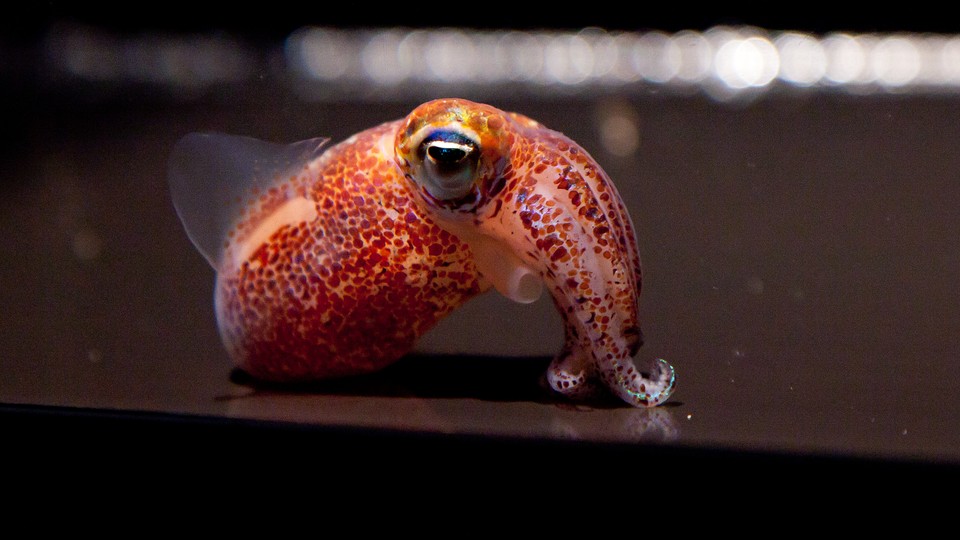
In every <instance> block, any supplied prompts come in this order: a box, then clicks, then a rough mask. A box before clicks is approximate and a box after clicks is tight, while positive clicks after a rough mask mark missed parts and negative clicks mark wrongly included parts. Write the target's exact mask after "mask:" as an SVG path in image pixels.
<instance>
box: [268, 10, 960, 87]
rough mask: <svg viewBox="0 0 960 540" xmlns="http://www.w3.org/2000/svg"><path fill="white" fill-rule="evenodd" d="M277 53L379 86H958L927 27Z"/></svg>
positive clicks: (320, 79) (519, 36)
mask: <svg viewBox="0 0 960 540" xmlns="http://www.w3.org/2000/svg"><path fill="white" fill-rule="evenodd" d="M286 58H287V62H288V65H289V66H290V67H291V68H292V69H293V70H294V72H295V73H296V74H298V75H299V76H300V77H301V78H302V79H303V80H308V81H314V82H315V83H317V84H328V85H329V84H333V85H336V84H338V83H340V84H346V85H373V86H375V87H379V88H383V87H397V88H399V87H403V86H405V85H406V86H413V87H416V86H418V85H424V84H431V83H433V84H446V85H451V84H452V85H466V84H470V85H504V84H514V85H516V84H520V85H529V86H532V87H534V88H536V89H538V90H543V89H547V90H549V89H550V88H554V89H560V90H563V89H564V88H565V87H581V86H604V87H614V86H625V85H630V84H634V83H647V84H653V85H664V86H668V87H691V86H692V87H702V88H704V89H705V90H707V91H708V92H709V93H711V94H713V95H717V96H725V95H726V96H732V95H737V94H739V93H743V92H744V91H751V90H752V91H757V90H765V89H769V88H773V87H778V88H781V87H785V88H807V87H826V88H839V89H849V90H852V91H856V92H870V91H876V90H886V91H917V90H920V91H931V90H933V91H947V92H957V91H960V36H946V35H927V34H906V33H904V34H887V35H878V34H860V35H854V34H847V33H833V34H829V35H826V36H814V35H809V34H804V33H799V32H767V31H763V30H760V29H755V28H729V27H718V28H713V29H710V30H708V31H705V32H695V31H682V32H678V33H674V34H667V33H664V32H658V31H650V32H607V31H603V30H600V29H594V28H588V29H585V30H582V31H579V32H546V31H543V32H517V31H487V32H468V31H464V30H459V29H438V30H416V29H388V30H376V31H373V30H371V31H343V30H338V29H333V28H303V29H300V30H298V31H297V32H295V33H293V34H292V35H291V36H289V38H288V39H287V43H286ZM781 83H782V84H781Z"/></svg>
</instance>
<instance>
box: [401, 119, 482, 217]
mask: <svg viewBox="0 0 960 540" xmlns="http://www.w3.org/2000/svg"><path fill="white" fill-rule="evenodd" d="M417 150H418V156H419V159H420V163H421V168H420V171H419V174H418V175H417V176H419V177H420V178H418V180H419V181H420V182H421V183H422V184H423V185H424V187H426V188H427V190H428V191H429V192H430V194H431V195H433V196H434V197H437V198H438V199H445V200H446V199H456V198H460V197H463V196H464V195H466V194H467V193H469V192H470V189H471V188H472V187H473V184H474V181H475V180H476V176H477V165H478V163H479V161H480V147H479V144H477V142H476V141H474V140H473V139H471V138H470V137H467V136H466V135H464V134H462V133H459V132H456V131H443V130H438V131H435V132H433V133H431V134H430V135H428V136H427V137H425V138H424V139H423V141H422V142H421V143H420V146H419V148H418V149H417Z"/></svg>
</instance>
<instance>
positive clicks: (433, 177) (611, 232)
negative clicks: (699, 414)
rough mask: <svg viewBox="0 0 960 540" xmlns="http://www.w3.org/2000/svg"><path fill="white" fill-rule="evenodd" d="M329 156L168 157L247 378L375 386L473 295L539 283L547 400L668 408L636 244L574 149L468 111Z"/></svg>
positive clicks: (193, 141) (191, 143)
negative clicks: (559, 332) (550, 313)
mask: <svg viewBox="0 0 960 540" xmlns="http://www.w3.org/2000/svg"><path fill="white" fill-rule="evenodd" d="M325 142H326V141H325V140H323V139H313V140H309V141H303V142H300V143H295V144H292V145H275V144H271V143H265V142H262V141H257V140H254V139H249V138H245V137H236V136H230V135H221V134H191V135H188V136H186V137H184V138H183V139H182V140H181V141H180V142H179V143H178V144H177V146H176V148H175V149H174V152H173V155H172V157H171V160H170V183H171V192H172V196H173V201H174V204H175V206H176V208H177V212H178V213H179V215H180V218H181V219H182V220H183V223H184V225H185V228H186V230H187V233H188V234H189V236H190V238H191V240H192V241H193V242H194V244H195V245H196V246H197V247H198V249H199V250H200V251H201V252H202V253H203V254H204V256H206V258H207V260H209V261H210V263H211V264H212V265H213V267H214V269H215V270H216V271H217V282H216V291H215V305H216V313H217V320H218V323H219V328H220V334H221V337H222V338H223V342H224V344H225V346H226V348H227V349H228V351H229V353H230V355H231V356H232V358H233V359H234V361H235V362H236V364H237V365H238V366H239V367H240V368H241V369H243V370H245V371H247V372H248V373H250V374H251V375H253V376H254V377H257V378H261V379H265V380H270V381H281V382H285V381H291V382H292V381H311V380H318V379H326V378H334V377H343V376H350V375H358V374H363V373H369V372H373V371H376V370H378V369H381V368H383V367H385V366H387V365H389V364H391V363H393V362H395V361H397V360H398V359H400V358H401V357H402V356H404V355H405V354H407V353H408V352H409V351H410V350H411V349H412V348H413V347H414V345H415V342H416V341H417V339H418V338H419V337H420V336H421V335H423V334H424V332H426V331H427V330H429V329H430V328H431V327H433V326H434V325H435V324H436V323H437V321H439V320H440V319H442V318H443V317H444V316H446V315H447V314H448V313H450V312H451V311H452V310H454V309H456V308H457V307H458V306H460V305H461V304H463V303H464V302H466V301H467V300H469V299H470V298H472V297H474V296H475V295H477V294H480V293H482V292H484V291H487V290H488V289H490V288H495V289H497V290H498V291H499V292H500V293H502V294H503V295H504V296H506V297H508V298H510V299H512V300H515V301H517V302H532V301H534V300H536V299H537V298H538V297H539V296H540V293H541V291H542V289H543V288H544V287H546V289H547V290H548V291H549V293H550V295H551V296H552V297H553V301H554V304H555V305H556V307H557V309H558V310H559V312H560V314H561V317H562V319H563V321H564V327H565V344H564V346H563V349H562V350H561V351H560V353H559V354H558V355H557V356H556V357H555V359H554V360H553V362H552V363H551V365H550V367H549V370H548V372H547V380H548V381H549V384H550V386H551V387H552V388H553V389H554V390H556V391H557V392H559V393H561V394H564V395H566V396H569V397H572V398H578V397H582V396H584V395H586V394H588V393H590V392H592V390H593V389H594V387H595V383H597V382H602V383H603V384H604V385H605V386H606V387H607V388H609V389H610V390H611V391H612V392H613V393H614V394H616V395H617V396H619V397H620V398H622V399H623V400H624V401H626V402H627V403H630V404H631V405H634V406H654V405H657V404H660V403H662V402H663V401H665V400H666V399H667V398H668V397H669V395H670V393H671V392H672V390H673V387H674V381H675V378H674V370H673V368H672V367H671V366H670V365H669V364H668V363H667V362H666V361H664V360H659V359H658V360H657V361H655V362H654V364H653V366H652V368H651V369H650V371H649V373H642V372H640V371H639V370H638V369H637V368H636V367H635V366H634V363H633V356H634V354H636V352H637V350H638V348H639V347H640V345H641V333H640V323H639V314H638V299H639V295H640V285H641V268H640V257H639V254H638V250H637V243H636V235H635V233H634V229H633V225H632V223H631V220H630V216H629V214H628V212H627V210H626V209H625V207H624V204H623V201H622V200H621V198H620V195H619V194H618V192H617V190H616V188H615V187H614V185H613V183H612V182H611V181H610V179H609V178H608V177H607V175H606V173H604V171H603V170H602V169H601V168H600V166H599V165H598V164H597V163H596V162H595V161H594V160H593V158H591V157H590V155H588V154H587V152H586V151H585V150H583V148H581V147H580V146H578V145H577V144H576V143H574V142H573V141H571V140H570V139H568V138H567V137H565V136H564V135H562V134H560V133H558V132H556V131H552V130H549V129H547V128H545V127H544V126H542V125H541V124H539V123H537V122H536V121H534V120H531V119H529V118H527V117H525V116H521V115H519V114H515V113H507V112H503V111H500V110H498V109H495V108H493V107H491V106H488V105H482V104H478V103H473V102H470V101H466V100H462V99H440V100H436V101H431V102H428V103H425V104H423V105H421V106H419V107H417V108H416V109H414V110H413V112H411V113H410V114H409V115H408V116H407V117H406V118H405V119H402V120H397V121H393V122H388V123H385V124H382V125H380V126H377V127H374V128H371V129H368V130H366V131H363V132H361V133H358V134H356V135H354V136H352V137H350V138H349V139H347V140H345V141H343V142H341V143H339V144H337V145H334V146H332V147H330V148H325V147H324V144H325Z"/></svg>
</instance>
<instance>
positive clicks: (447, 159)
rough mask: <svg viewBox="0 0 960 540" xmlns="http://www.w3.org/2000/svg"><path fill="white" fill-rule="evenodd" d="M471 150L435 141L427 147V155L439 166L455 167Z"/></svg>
mask: <svg viewBox="0 0 960 540" xmlns="http://www.w3.org/2000/svg"><path fill="white" fill-rule="evenodd" d="M472 150H473V149H472V148H470V147H468V146H465V145H461V144H457V143H448V142H443V141H437V142H434V143H431V144H430V145H429V146H428V147H427V155H429V156H430V159H432V160H433V161H435V162H436V163H437V164H439V165H456V164H457V163H460V162H461V161H463V159H464V158H465V157H467V156H468V155H470V152H471V151H472Z"/></svg>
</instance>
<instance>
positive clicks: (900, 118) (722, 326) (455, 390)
mask: <svg viewBox="0 0 960 540" xmlns="http://www.w3.org/2000/svg"><path fill="white" fill-rule="evenodd" d="M45 85H46V83H44V84H42V85H38V89H37V91H36V92H35V93H34V92H33V90H34V89H32V88H31V89H29V90H30V91H29V92H28V91H27V90H24V89H23V88H15V90H14V91H13V95H14V98H16V99H17V103H18V104H19V105H20V107H18V110H17V111H16V112H14V113H13V116H12V122H13V126H14V127H15V128H16V129H15V130H14V132H15V134H14V135H13V137H12V139H11V140H10V141H9V142H8V144H7V148H6V149H5V150H4V152H3V158H4V159H3V161H2V163H0V175H2V178H3V182H2V184H0V231H2V233H3V238H4V241H3V242H2V243H0V254H2V259H3V261H4V264H3V265H0V284H2V287H0V294H2V298H3V305H4V306H5V309H4V310H2V311H0V325H2V328H3V332H0V403H3V404H5V405H6V406H13V407H14V409H12V410H19V409H17V408H18V407H21V406H24V407H55V408H65V409H66V410H84V411H94V412H96V411H101V412H119V413H130V414H153V413H157V414H163V415H173V416H174V417H177V416H178V415H186V416H182V418H204V419H213V420H216V419H222V420H223V421H235V420H250V421H267V422H281V423H288V422H289V423H295V424H303V425H308V426H318V427H323V428H345V429H350V430H359V431H361V432H362V431H364V430H369V431H370V432H371V433H381V432H399V433H409V434H429V435H431V436H443V435H450V436H466V437H480V438H490V440H494V439H499V438H510V439H511V440H519V441H528V442H531V443H534V442H536V443H543V442H544V441H570V440H577V441H584V442H587V443H591V444H616V445H622V444H627V445H639V447H647V446H650V445H652V446H654V447H661V446H663V447H676V448H684V449H687V450H690V449H718V450H724V451H734V452H746V453H749V455H757V454H755V453H760V454H770V455H772V454H778V453H789V454H792V455H801V456H811V457H857V458H870V459H881V460H894V461H901V460H907V461H918V462H922V463H932V464H946V465H956V464H960V423H958V422H957V421H956V419H957V418H958V417H960V365H958V363H957V359H958V357H960V337H958V335H960V332H958V329H960V292H958V286H957V284H958V283H960V243H958V241H957V236H958V235H957V232H958V231H960V212H958V211H957V209H958V208H960V152H958V151H957V150H958V141H960V122H958V121H957V119H958V118H960V99H958V98H957V97H956V96H953V95H919V96H918V95H895V94H880V95H872V96H857V95H848V94H844V93H841V92H813V91H811V92H796V93H788V94H772V95H767V96H764V97H761V98H760V99H757V100H754V101H752V102H737V103H719V102H715V101H712V100H710V99H708V98H706V97H704V96H702V95H699V94H696V95H677V94H673V95H669V94H667V95H664V94H657V93H653V92H641V93H629V94H628V93H624V94H618V93H612V92H607V93H596V94H591V95H584V94H582V93H581V94H576V95H571V96H567V97H559V96H556V95H554V96H551V97H550V98H549V99H535V98H534V97H532V96H522V97H517V96H516V95H513V94H511V93H509V92H504V93H503V95H492V96H491V95H487V96H484V97H483V100H484V101H486V102H489V103H491V104H493V105H495V106H498V107H500V108H502V109H506V110H514V111H517V112H521V113H524V114H526V115H528V116H531V117H533V118H535V119H537V120H539V121H541V122H542V123H544V124H545V125H547V126H549V127H551V128H554V129H557V130H559V131H562V132H564V133H565V134H567V135H568V136H570V137H571V138H573V139H574V140H576V141H578V142H579V143H580V144H581V145H583V146H584V147H585V148H586V149H587V150H588V151H590V152H591V153H592V154H593V156H594V157H595V158H596V159H597V160H598V161H599V162H600V163H601V164H602V166H603V167H604V168H605V169H606V171H607V172H608V173H609V174H610V176H611V177H612V178H613V179H614V181H615V183H616V184H617V186H618V188H619V189H620V191H621V193H622V195H623V197H624V199H625V201H626V204H627V207H628V208H629V209H630V211H631V213H632V216H633V219H634V223H635V225H636V227H637V230H638V233H639V244H640V251H641V255H642V257H643V260H644V270H645V282H644V292H643V297H642V300H641V309H642V314H643V320H644V333H645V336H646V344H645V346H644V348H643V349H642V351H641V354H640V356H641V358H653V357H655V356H662V357H664V358H666V359H668V360H669V361H670V362H671V363H672V364H673V365H674V366H675V367H676V369H677V375H678V388H677V390H676V392H675V394H674V396H673V397H672V398H671V399H670V401H669V402H668V404H667V405H665V406H663V407H660V408H656V409H653V410H636V409H631V408H629V407H626V406H623V405H621V404H619V403H616V402H603V403H591V404H586V405H584V404H570V403H567V402H563V401H561V400H558V399H556V398H555V397H554V396H553V395H551V394H550V393H549V392H547V391H545V390H544V388H543V386H542V382H541V380H540V377H541V374H542V371H543V369H544V368H545V367H546V365H547V363H548V362H549V358H548V357H545V356H543V354H542V351H540V350H539V349H538V350H536V351H534V352H533V353H531V354H533V356H532V357H524V356H521V357H519V358H498V357H493V356H489V355H488V354H487V353H488V352H490V351H488V350H486V349H485V348H484V347H492V348H493V350H494V351H499V352H501V353H504V354H507V355H516V354H521V355H522V354H525V353H524V351H517V350H512V349H511V348H510V347H511V344H512V343H516V341H515V340H518V339H521V338H523V337H524V336H525V335H532V336H537V339H538V340H542V341H544V342H546V343H548V344H549V343H554V342H557V343H558V342H559V337H560V332H561V329H560V327H559V322H558V320H557V319H556V318H555V316H554V315H553V314H552V313H550V309H552V308H551V307H550V305H549V303H547V304H543V305H539V306H533V307H530V308H528V309H527V310H518V309H517V308H514V307H509V309H507V308H505V307H503V304H502V303H501V302H500V301H499V300H497V299H495V298H494V299H484V300H481V301H478V302H477V304H476V305H475V306H472V311H470V312H469V313H467V315H465V317H466V319H465V320H474V321H480V322H478V323H477V324H479V325H480V326H479V327H477V326H475V325H474V324H472V323H467V322H461V323H458V324H462V325H465V326H464V327H458V326H457V325H456V324H448V325H446V327H445V328H444V329H443V330H442V331H443V332H445V334H444V335H445V336H462V338H461V339H462V341H461V342H460V347H458V348H462V349H466V351H465V354H448V355H436V354H427V353H424V354H416V355H413V356H411V357H409V358H407V359H405V360H403V361H401V362H400V363H398V364H397V365H395V366H393V367H391V368H389V369H388V370H387V371H385V372H383V373H380V374H377V375H375V376H371V377H367V378H363V379H356V380H350V381H341V382H333V383H328V384H323V385H317V386H314V387H305V388H304V387H299V388H278V387H264V386H257V385H254V384H252V382H251V381H249V380H248V379H247V378H245V377H244V376H243V375H242V374H239V373H235V372H232V367H231V364H230V361H229V359H228V357H227V355H226V353H225V351H224V350H223V348H222V346H221V344H220V340H219V337H218V335H217V330H216V323H215V320H214V314H213V306H212V286H213V277H214V274H213V271H212V270H211V268H210V267H209V266H208V265H207V263H206V262H205V260H204V259H203V258H202V257H201V256H200V255H199V254H198V253H197V252H196V251H195V250H194V249H193V247H192V245H191V244H190V242H189V240H188V239H187V237H186V235H185V234H184V232H183V229H182V228H181V226H180V223H179V221H178V219H177V216H176V214H175V212H174V210H173V207H172V205H171V203H170V199H169V196H168V193H167V187H166V179H165V168H166V159H167V156H168V154H169V152H170V149H171V147H172V146H173V144H174V143H175V142H176V141H177V140H178V139H179V138H180V137H181V136H183V135H184V134H186V133H188V132H191V131H222V132H228V133H235V134H244V135H250V136H255V137H259V138H263V139H268V140H274V141H287V142H292V141H295V140H300V139H304V138H309V137H314V136H330V137H333V138H334V139H335V140H340V139H343V138H345V137H347V136H349V135H350V134H352V133H354V132H357V131H360V130H362V129H365V128H367V127H371V126H373V125H375V124H378V123H380V122H383V121H386V120H391V119H395V118H399V117H402V116H404V115H405V114H406V113H407V112H408V111H409V110H410V109H411V108H413V107H414V106H415V105H417V104H418V103H419V100H402V101H386V102H383V103H370V102H352V101H329V102H323V103H309V102H305V101H302V100H300V99H298V98H297V97H296V95H295V94H293V93H291V92H288V91H285V90H284V89H283V88H282V87H281V86H280V85H278V84H271V83H269V81H268V82H264V83H263V84H261V85H259V86H258V85H255V84H254V85H249V86H247V87H244V88H242V89H241V90H237V89H233V90H231V91H230V92H225V93H216V92H211V93H210V94H209V95H205V96H201V97H198V98H194V99H190V100H181V101H178V100H175V99H169V98H168V96H157V95H154V94H151V92H149V91H133V90H129V89H126V90H125V91H123V92H118V91H114V90H113V89H111V88H94V89H92V90H91V88H81V89H78V90H77V91H76V92H74V90H75V89H71V88H69V87H64V86H57V85H55V84H52V83H51V86H49V87H47V86H45ZM40 87H42V88H40ZM436 97H440V96H436ZM463 97H473V96H471V95H470V93H469V91H468V92H465V93H464V94H463ZM610 111H618V112H617V113H616V114H620V115H624V114H625V115H626V116H628V117H630V118H634V119H635V120H634V122H635V123H634V126H635V128H636V129H637V134H638V135H639V143H638V146H637V147H636V150H635V151H632V152H630V153H628V154H627V155H618V154H617V153H614V152H612V151H611V147H610V146H609V145H608V144H605V143H604V142H603V141H602V137H601V126H602V125H603V122H604V118H607V117H608V116H609V115H610V114H612V113H611V112H610ZM491 294H493V293H491ZM471 318H472V319H471ZM478 328H479V329H478ZM458 332H460V333H458ZM490 336H496V337H497V339H498V340H499V341H497V342H496V343H495V344H494V345H490V344H489V343H490V341H489V339H490ZM439 341H440V342H444V339H441V340H439ZM440 348H442V347H440ZM541 348H545V349H546V350H550V348H551V346H549V345H544V346H543V347H541ZM535 349H537V348H536V347H535ZM471 351H472V352H471ZM45 410H46V409H45ZM354 432H356V431H354ZM745 455H746V454H745Z"/></svg>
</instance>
